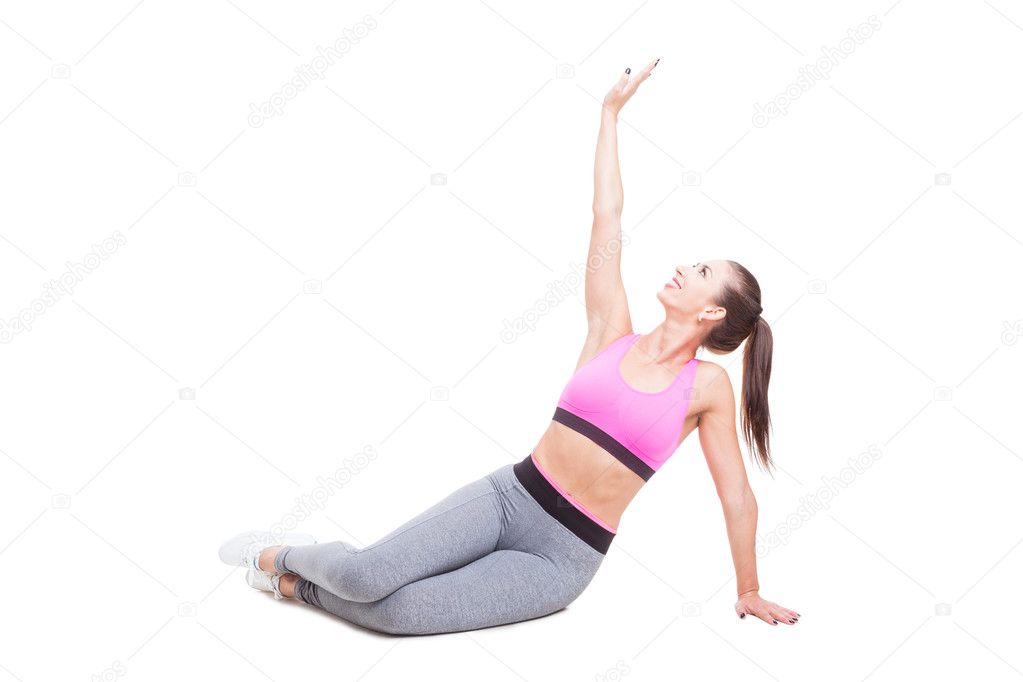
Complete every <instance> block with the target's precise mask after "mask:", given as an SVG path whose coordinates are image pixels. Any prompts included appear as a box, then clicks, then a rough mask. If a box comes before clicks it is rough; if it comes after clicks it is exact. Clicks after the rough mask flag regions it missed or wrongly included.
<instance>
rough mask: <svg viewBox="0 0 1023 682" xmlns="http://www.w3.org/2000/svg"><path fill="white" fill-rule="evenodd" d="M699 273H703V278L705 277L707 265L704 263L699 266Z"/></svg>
mask: <svg viewBox="0 0 1023 682" xmlns="http://www.w3.org/2000/svg"><path fill="white" fill-rule="evenodd" d="M700 274H701V275H703V278H704V279H706V278H707V266H706V265H704V266H703V267H702V268H700Z"/></svg>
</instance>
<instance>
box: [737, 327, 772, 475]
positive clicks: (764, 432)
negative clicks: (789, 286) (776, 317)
mask: <svg viewBox="0 0 1023 682" xmlns="http://www.w3.org/2000/svg"><path fill="white" fill-rule="evenodd" d="M773 348H774V337H773V335H772V334H771V327H770V326H769V325H768V324H767V320H765V319H764V318H763V317H760V316H759V315H758V316H757V321H756V322H755V323H754V325H753V331H752V332H751V333H750V335H749V337H748V338H747V339H746V348H745V350H744V351H743V357H742V400H741V405H740V422H741V427H742V435H743V438H744V440H745V441H746V445H747V447H748V448H749V449H750V450H751V451H753V452H754V453H755V454H756V458H757V460H758V462H759V463H760V465H761V466H762V467H763V468H764V469H766V470H768V471H769V470H770V467H771V466H772V465H773V464H774V462H773V461H772V459H771V452H770V444H769V442H768V441H769V435H768V432H769V430H770V428H771V411H770V409H769V408H768V404H767V386H768V384H769V383H770V382H771V353H772V351H773Z"/></svg>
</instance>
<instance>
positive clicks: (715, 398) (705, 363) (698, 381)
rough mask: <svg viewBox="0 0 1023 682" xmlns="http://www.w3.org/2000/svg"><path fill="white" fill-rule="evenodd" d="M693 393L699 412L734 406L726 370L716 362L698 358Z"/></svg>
mask: <svg viewBox="0 0 1023 682" xmlns="http://www.w3.org/2000/svg"><path fill="white" fill-rule="evenodd" d="M693 393H694V398H696V401H697V402H698V404H699V406H700V412H707V411H715V410H720V409H725V410H726V411H727V410H728V409H729V408H731V409H734V408H735V393H734V392H733V390H732V382H731V379H729V377H728V371H727V370H725V368H724V367H722V366H721V365H719V364H718V363H716V362H712V361H710V360H703V359H699V361H698V362H697V364H696V374H695V376H694V377H693Z"/></svg>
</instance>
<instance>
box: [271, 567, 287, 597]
mask: <svg viewBox="0 0 1023 682" xmlns="http://www.w3.org/2000/svg"><path fill="white" fill-rule="evenodd" d="M270 589H272V590H273V593H274V599H284V595H283V594H281V574H280V573H278V574H275V575H272V576H270Z"/></svg>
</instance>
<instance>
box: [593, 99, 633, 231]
mask: <svg viewBox="0 0 1023 682" xmlns="http://www.w3.org/2000/svg"><path fill="white" fill-rule="evenodd" d="M624 199H625V197H624V192H623V191H622V176H621V172H620V171H619V168H618V115H617V114H616V113H614V112H613V111H610V110H609V109H608V108H607V107H601V110H600V132H599V133H598V134H597V153H596V158H595V160H594V164H593V212H594V214H595V215H601V214H613V215H620V214H621V211H622V204H623V202H624Z"/></svg>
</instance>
